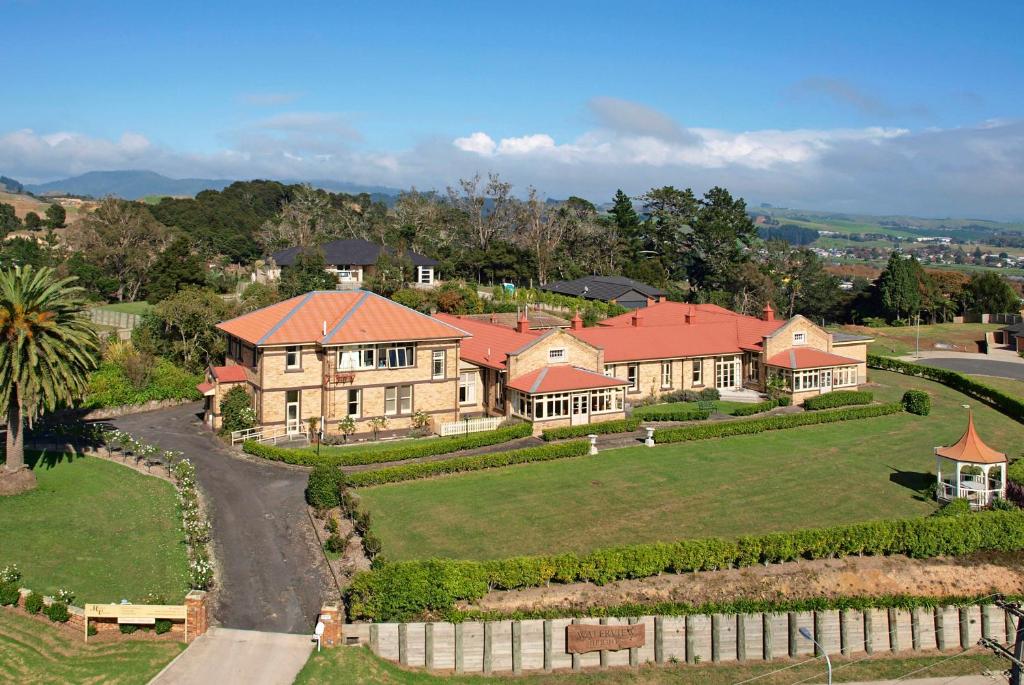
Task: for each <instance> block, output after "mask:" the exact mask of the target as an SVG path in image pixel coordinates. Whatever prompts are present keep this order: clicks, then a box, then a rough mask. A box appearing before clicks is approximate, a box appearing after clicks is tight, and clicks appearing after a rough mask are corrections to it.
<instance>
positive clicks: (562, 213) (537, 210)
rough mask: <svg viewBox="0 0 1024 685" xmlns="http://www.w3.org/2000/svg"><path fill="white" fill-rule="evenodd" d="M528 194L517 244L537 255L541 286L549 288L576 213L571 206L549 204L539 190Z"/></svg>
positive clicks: (523, 207)
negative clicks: (548, 283)
mask: <svg viewBox="0 0 1024 685" xmlns="http://www.w3.org/2000/svg"><path fill="white" fill-rule="evenodd" d="M528 193H529V195H528V197H527V200H526V202H524V203H522V204H521V205H520V218H519V223H520V225H521V226H522V228H521V230H520V231H519V232H518V233H517V242H519V243H520V244H521V245H522V246H523V247H525V248H526V249H528V250H529V251H530V252H532V253H533V258H534V260H535V262H536V265H537V283H538V284H539V285H546V284H547V282H548V276H549V274H550V273H551V270H552V269H553V268H554V257H555V250H556V249H558V246H559V245H560V244H561V243H562V241H563V240H564V239H565V237H566V235H567V233H568V232H569V227H570V225H571V223H572V222H573V220H574V218H575V216H576V212H575V211H574V210H573V209H572V208H570V207H569V206H562V207H556V206H554V205H551V204H549V203H547V202H545V201H544V200H543V199H542V198H541V197H540V196H539V195H538V194H537V189H536V188H532V187H531V188H530V189H529V191H528ZM567 204H568V203H567ZM577 206H578V205H577ZM584 211H585V208H584Z"/></svg>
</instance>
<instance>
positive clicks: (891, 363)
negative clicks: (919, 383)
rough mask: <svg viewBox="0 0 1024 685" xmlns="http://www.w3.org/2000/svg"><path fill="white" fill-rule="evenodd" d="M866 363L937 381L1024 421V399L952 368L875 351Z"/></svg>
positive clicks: (874, 367)
mask: <svg viewBox="0 0 1024 685" xmlns="http://www.w3.org/2000/svg"><path fill="white" fill-rule="evenodd" d="M868 366H870V367H871V368H873V369H882V370H883V371H895V372H896V373H902V374H904V375H907V376H917V377H918V378H927V379H928V380H931V381H935V382H936V383H941V384H942V385H945V386H946V387H949V388H952V389H953V390H956V391H957V392H960V393H963V394H964V395H967V396H968V397H973V398H975V399H977V400H981V401H982V402H985V403H986V404H989V405H991V406H992V407H994V408H995V409H996V410H998V411H1000V412H1002V413H1003V414H1006V415H1007V416H1009V417H1010V418H1011V419H1013V420H1015V421H1020V422H1021V423H1024V400H1022V399H1020V398H1018V397H1014V396H1013V395H1010V394H1008V393H1005V392H1003V391H1002V390H996V389H995V388H990V387H989V386H987V385H985V384H984V383H979V382H978V381H976V380H974V379H972V378H968V377H967V376H965V375H963V374H961V373H957V372H956V371H949V370H947V369H937V368H935V367H933V366H922V365H920V364H911V363H910V362H904V361H900V360H899V359H890V358H889V357H881V356H879V355H876V354H869V355H868Z"/></svg>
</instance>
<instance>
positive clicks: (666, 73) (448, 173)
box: [0, 0, 1024, 219]
mask: <svg viewBox="0 0 1024 685" xmlns="http://www.w3.org/2000/svg"><path fill="white" fill-rule="evenodd" d="M0 17H2V22H0V24H2V25H3V34H4V38H3V40H2V41H0V60H2V63H3V64H4V65H5V69H4V72H3V73H4V75H3V79H2V81H0V83H2V84H3V85H2V89H0V97H2V102H3V105H2V106H0V174H4V175H7V176H11V177H13V178H16V179H18V180H20V181H22V182H39V181H45V180H53V179H57V178H63V177H66V176H69V175H74V174H79V173H83V172H86V171H93V170H117V169H149V170H153V171H157V172H159V173H162V174H165V175H168V176H172V177H175V178H182V177H200V178H231V179H246V178H278V179H287V180H317V179H329V180H336V181H349V182H354V183H361V184H373V185H384V186H390V187H396V188H408V187H412V186H415V187H417V188H420V189H443V188H444V187H445V186H447V185H451V184H454V183H456V182H457V181H458V179H459V178H467V177H470V176H472V175H474V174H477V173H479V174H482V175H486V174H487V173H489V172H495V173H499V174H500V175H501V176H502V177H503V178H504V179H505V180H508V181H510V182H512V183H513V184H514V186H515V188H516V189H517V190H518V191H519V192H520V193H524V192H525V191H526V189H527V188H528V187H530V186H533V187H536V188H537V189H538V190H539V191H540V193H541V194H542V195H545V196H547V197H552V198H564V197H567V196H569V195H579V196H582V197H586V198H588V199H591V200H593V201H596V202H604V201H608V200H610V198H611V197H612V195H613V194H614V192H615V190H616V189H618V188H622V189H623V190H625V191H626V192H627V193H629V194H631V195H639V194H641V193H643V192H644V191H645V190H646V189H648V188H651V187H655V186H662V185H675V186H677V187H692V188H693V189H694V190H695V191H698V192H703V191H705V190H707V189H708V188H710V187H712V186H715V185H719V186H724V187H726V188H728V189H729V190H730V191H732V192H733V194H735V195H740V196H742V197H744V198H746V199H747V200H748V202H749V203H751V204H754V205H756V204H759V203H761V202H769V203H772V204H774V205H776V206H787V207H799V208H807V209H826V210H834V211H845V212H864V213H873V214H889V213H892V214H896V213H901V214H916V215H920V216H940V217H941V216H959V217H977V218H995V219H1022V218H1024V41H1021V40H1020V29H1021V27H1022V26H1024V3H1020V2H1005V3H1001V2H980V3H964V2H959V3H953V2H942V1H937V0H932V1H930V2H913V1H909V0H905V1H901V2H891V1H890V2H857V3H839V2H835V3H832V2H829V3H823V2H820V0H819V1H817V2H786V1H784V0H779V1H775V2H755V1H753V0H751V1H750V2H729V1H720V0H719V1H715V2H710V1H708V2H702V3H696V2H683V1H677V2H665V3H656V2H641V1H634V2H602V1H600V0H591V1H589V2H570V1H568V0H564V1H559V0H556V1H553V2H552V1H550V0H549V1H548V2H536V3H535V2H524V1H520V0H517V2H515V3H500V2H499V3H495V2H489V3H484V2H463V3H455V2H446V1H444V0H436V1H433V2H410V3H385V2H380V1H378V2H360V3H355V2H340V1H339V2H332V3H322V4H316V3H306V2H294V3H280V2H276V3H263V2H259V1H252V2H245V3H231V2H210V1H209V0H207V1H206V2H188V1H185V2H176V3H157V2H149V1H140V2H102V3H89V2H73V3H64V2H49V1H46V0H34V1H33V0H15V1H11V0H0Z"/></svg>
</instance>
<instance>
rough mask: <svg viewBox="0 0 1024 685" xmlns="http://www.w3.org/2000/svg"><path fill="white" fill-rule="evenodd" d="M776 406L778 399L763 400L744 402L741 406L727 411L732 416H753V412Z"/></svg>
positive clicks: (769, 409) (768, 409) (760, 411)
mask: <svg viewBox="0 0 1024 685" xmlns="http://www.w3.org/2000/svg"><path fill="white" fill-rule="evenodd" d="M777 406H779V401H778V400H765V401H764V402H757V403H756V404H745V405H743V406H742V407H736V408H735V409H733V410H732V411H731V412H729V413H730V414H731V415H733V416H753V415H754V414H762V413H764V412H766V411H771V410H772V409H775V407H777Z"/></svg>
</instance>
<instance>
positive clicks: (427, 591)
mask: <svg viewBox="0 0 1024 685" xmlns="http://www.w3.org/2000/svg"><path fill="white" fill-rule="evenodd" d="M1020 549H1024V511H988V512H980V513H977V514H971V515H970V516H959V517H928V518H919V519H896V520H882V521H866V522H863V523H855V524H851V525H847V526H836V527H832V528H819V529H810V530H798V531H792V532H788V533H768V534H765V535H757V536H745V537H740V538H734V539H730V540H725V539H721V538H704V539H694V540H682V541H679V542H674V543H654V544H649V545H634V546H629V547H614V548H609V549H602V550H596V551H594V552H591V553H589V554H584V555H577V554H573V553H567V554H560V555H548V556H534V557H515V558H511V559H503V560H497V561H483V562H477V561H457V560H445V559H430V560H426V561H408V562H399V563H392V564H384V565H382V566H381V567H379V568H377V569H374V570H372V571H367V572H363V573H359V574H357V575H356V577H355V578H354V579H353V581H352V584H351V585H350V586H349V588H348V589H347V590H346V593H345V602H346V605H347V608H348V616H349V617H350V618H351V619H352V620H371V621H412V620H420V619H423V618H428V617H433V616H438V615H444V614H445V613H446V612H450V611H451V610H452V609H453V607H454V605H455V603H456V602H461V601H475V600H477V599H480V598H481V597H483V596H484V595H485V594H486V593H487V592H489V591H491V590H515V589H519V588H527V587H542V586H544V585H547V584H548V583H552V582H555V583H573V582H591V583H595V584H597V585H603V584H605V583H609V582H612V581H616V580H625V579H630V578H647V577H650V576H654V575H657V574H659V573H686V572H692V571H709V570H716V569H723V568H739V567H746V566H753V565H755V564H768V563H780V562H785V561H792V560H795V559H801V558H802V559H822V558H838V557H844V556H849V555H852V554H867V555H889V554H905V555H907V556H910V557H913V558H919V559H923V558H929V557H936V556H946V555H952V556H955V555H964V554H971V553H974V552H980V551H985V550H993V551H1015V550H1020Z"/></svg>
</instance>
